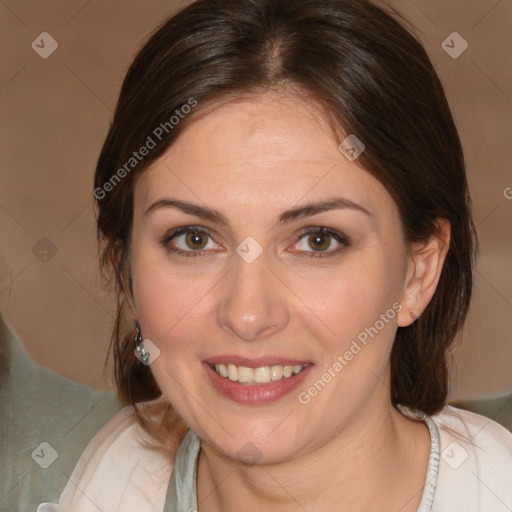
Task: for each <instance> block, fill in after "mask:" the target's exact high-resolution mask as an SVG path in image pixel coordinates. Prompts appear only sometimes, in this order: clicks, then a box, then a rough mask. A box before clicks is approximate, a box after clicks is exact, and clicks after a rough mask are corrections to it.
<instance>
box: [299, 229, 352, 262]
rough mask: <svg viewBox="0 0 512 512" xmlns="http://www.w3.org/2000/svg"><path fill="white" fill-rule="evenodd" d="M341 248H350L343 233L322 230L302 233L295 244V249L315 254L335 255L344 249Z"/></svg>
mask: <svg viewBox="0 0 512 512" xmlns="http://www.w3.org/2000/svg"><path fill="white" fill-rule="evenodd" d="M340 246H348V240H347V239H346V238H345V237H344V236H343V235H342V234H341V233H337V232H334V231H330V230H326V229H320V228H315V229H311V230H308V231H306V232H303V233H301V234H300V235H299V241H298V242H297V243H296V244H295V248H296V249H298V250H299V251H303V252H313V253H326V252H328V253H335V252H338V251H339V250H340V249H341V248H342V247H340ZM311 256H316V255H314V254H312V255H311ZM317 256H322V254H318V255H317Z"/></svg>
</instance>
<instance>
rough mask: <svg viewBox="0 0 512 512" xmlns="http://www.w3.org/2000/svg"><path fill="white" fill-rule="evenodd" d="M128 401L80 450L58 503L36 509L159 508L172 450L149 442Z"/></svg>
mask: <svg viewBox="0 0 512 512" xmlns="http://www.w3.org/2000/svg"><path fill="white" fill-rule="evenodd" d="M150 441H151V440H150V439H149V436H148V435H147V434H146V433H145V432H144V431H143V429H142V428H141V427H140V426H139V424H138V422H137V420H136V417H135V415H134V411H133V407H124V408H122V409H121V410H120V411H119V412H118V413H117V414H116V415H115V416H114V417H113V418H112V419H111V420H110V421H109V422H108V423H107V424H106V425H105V426H104V427H103V428H102V429H101V430H100V431H99V432H98V433H97V434H96V435H95V436H94V438H93V439H92V440H91V442H90V443H89V444H88V446H87V448H86V449H85V451H84V452H83V454H82V456H81V457H80V460H79V461H78V463H77V465H76V467H75V469H74V470H73V473H72V474H71V476H70V477H69V480H68V483H67V485H66V487H65V489H64V491H63V492H62V494H61V496H60V500H59V504H58V505H57V504H51V503H42V504H41V505H39V508H38V509H37V512H68V511H69V512H89V511H91V512H92V511H95V512H96V511H97V510H102V511H103V512H114V511H116V512H121V511H127V512H128V511H131V510H137V511H138V512H145V511H148V512H149V511H154V510H159V509H163V506H164V503H165V494H166V491H167V486H168V483H169V480H170V476H171V473H172V467H173V457H172V454H169V453H165V452H163V451H160V450H157V449H153V448H150V447H149V446H148V443H149V442H150Z"/></svg>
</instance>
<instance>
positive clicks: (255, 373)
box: [210, 363, 307, 385]
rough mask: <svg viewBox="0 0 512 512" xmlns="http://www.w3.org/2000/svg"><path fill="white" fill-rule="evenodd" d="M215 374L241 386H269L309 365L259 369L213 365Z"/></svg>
mask: <svg viewBox="0 0 512 512" xmlns="http://www.w3.org/2000/svg"><path fill="white" fill-rule="evenodd" d="M210 366H211V367H212V369H213V370H215V372H216V373H217V374H218V375H220V376H221V377H224V378H226V379H229V380H231V381H232V382H239V383H241V384H252V385H254V384H269V383H271V382H277V381H280V380H283V379H288V378H290V377H292V376H293V375H297V374H298V373H300V372H301V371H302V370H304V368H305V367H306V366H307V365H301V364H298V365H293V366H292V365H272V366H261V367H259V368H249V367H247V366H237V365H234V364H222V363H221V364H211V365H210Z"/></svg>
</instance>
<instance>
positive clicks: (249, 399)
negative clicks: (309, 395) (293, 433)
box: [203, 356, 314, 404]
mask: <svg viewBox="0 0 512 512" xmlns="http://www.w3.org/2000/svg"><path fill="white" fill-rule="evenodd" d="M313 366H314V365H313V364H311V363H309V362H306V361H298V360H284V359H278V358H257V359H247V358H242V357H238V356H224V357H215V358H211V359H208V360H207V361H204V362H203V367H204V368H205V370H206V372H207V374H208V377H209V378H210V381H211V383H212V384H213V386H214V388H215V389H216V390H217V391H218V392H220V393H221V394H222V395H224V396H225V397H227V398H229V399H231V400H233V401H235V402H238V403H242V404H262V403H266V402H273V401H275V400H278V399H280V398H282V397H283V396H285V395H287V394H288V393H290V392H291V391H292V390H293V389H295V388H296V387H297V386H298V385H299V384H300V382H302V380H303V379H304V378H305V376H306V375H307V374H308V373H309V371H311V370H312V368H313Z"/></svg>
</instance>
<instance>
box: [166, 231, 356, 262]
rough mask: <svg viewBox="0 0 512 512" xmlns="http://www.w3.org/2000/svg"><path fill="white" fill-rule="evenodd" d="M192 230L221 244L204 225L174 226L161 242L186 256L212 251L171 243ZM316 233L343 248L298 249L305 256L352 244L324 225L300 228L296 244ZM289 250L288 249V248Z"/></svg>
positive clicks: (320, 255)
mask: <svg viewBox="0 0 512 512" xmlns="http://www.w3.org/2000/svg"><path fill="white" fill-rule="evenodd" d="M190 232H198V233H201V234H204V235H206V236H207V237H209V238H210V239H211V240H212V241H213V242H214V243H215V244H217V245H220V244H218V243H217V242H216V241H215V239H214V237H213V236H212V234H211V232H210V230H209V229H207V228H204V227H202V226H180V227H176V228H173V229H172V230H170V231H168V232H166V234H165V235H164V236H163V237H162V238H161V240H160V243H161V245H162V246H163V247H164V248H165V249H166V250H167V251H168V252H170V253H176V254H179V255H182V256H186V257H189V256H201V255H203V254H204V253H208V252H211V251H212V249H198V250H193V249H190V250H183V249H179V248H177V247H174V246H170V245H169V242H170V241H171V240H172V239H173V238H175V237H177V236H181V235H186V234H188V233H190ZM315 233H322V234H326V235H328V236H330V237H332V238H334V239H335V240H336V241H337V242H338V243H339V244H340V246H341V249H340V248H337V249H334V250H330V251H314V250H312V251H298V252H299V253H306V254H307V256H304V257H308V258H312V257H317V258H320V257H328V256H332V255H336V254H338V253H339V252H340V250H342V248H343V247H348V246H349V245H350V240H349V238H348V237H347V236H346V235H344V234H343V233H341V232H340V231H338V230H336V229H332V228H327V227H322V226H306V227H304V228H302V229H300V230H299V232H298V233H296V234H295V235H294V236H295V238H296V241H295V243H294V245H295V244H296V243H297V242H299V241H300V240H301V239H302V238H304V237H305V236H306V235H310V234H315ZM287 251H288V249H287ZM216 252H217V251H216ZM288 252H294V251H288Z"/></svg>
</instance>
